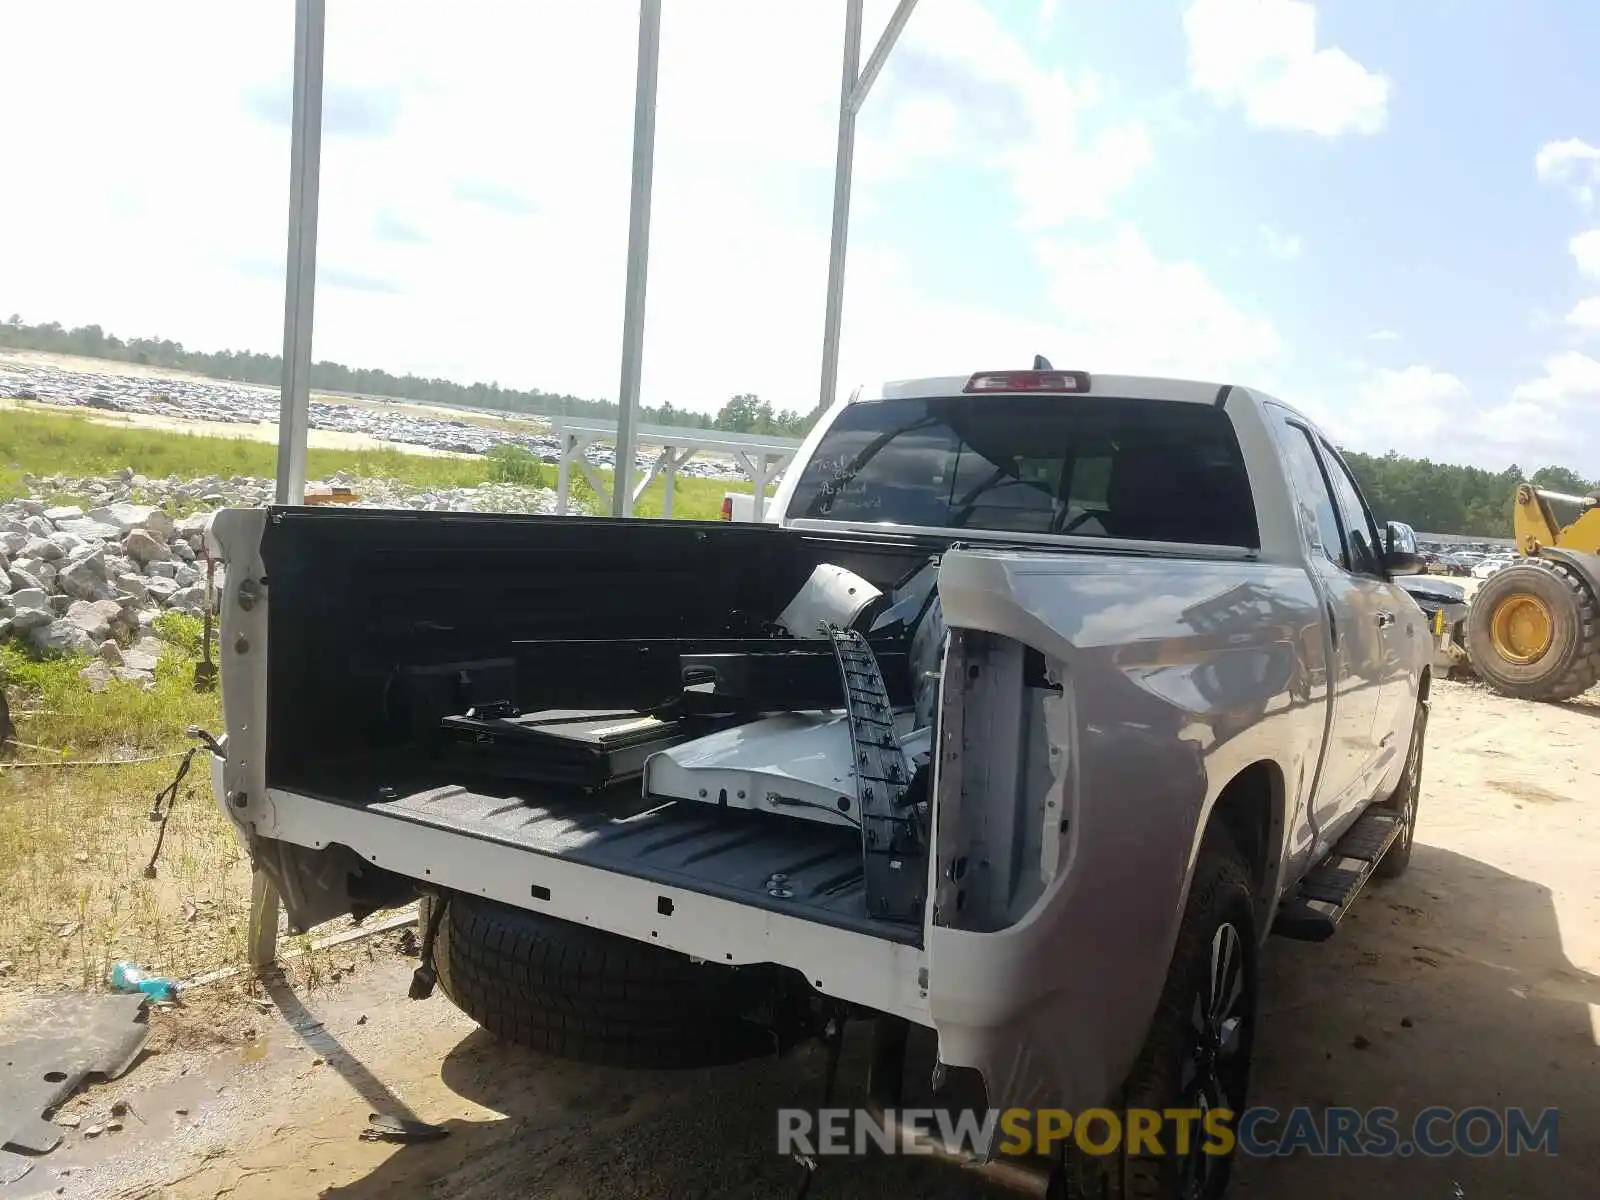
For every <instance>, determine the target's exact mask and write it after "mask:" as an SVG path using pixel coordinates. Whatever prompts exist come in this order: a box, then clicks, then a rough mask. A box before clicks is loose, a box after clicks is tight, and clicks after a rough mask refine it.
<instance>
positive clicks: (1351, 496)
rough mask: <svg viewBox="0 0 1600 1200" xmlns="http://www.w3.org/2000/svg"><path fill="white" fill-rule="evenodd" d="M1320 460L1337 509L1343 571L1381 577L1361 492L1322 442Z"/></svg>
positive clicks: (1377, 551)
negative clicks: (1342, 532)
mask: <svg viewBox="0 0 1600 1200" xmlns="http://www.w3.org/2000/svg"><path fill="white" fill-rule="evenodd" d="M1322 461H1323V462H1325V463H1327V465H1328V477H1329V478H1330V479H1331V480H1332V481H1333V498H1334V503H1336V504H1337V505H1338V506H1339V524H1340V525H1341V527H1342V528H1343V529H1344V534H1345V547H1346V551H1347V554H1346V561H1345V563H1344V567H1345V570H1347V571H1354V572H1355V573H1356V574H1358V575H1380V576H1381V575H1382V574H1383V566H1382V562H1381V560H1380V558H1379V555H1380V554H1381V553H1382V551H1383V547H1382V545H1381V544H1380V543H1379V541H1378V533H1377V529H1376V528H1375V527H1374V525H1373V523H1372V517H1371V516H1370V515H1369V514H1368V513H1367V506H1366V504H1365V503H1363V501H1362V499H1361V490H1360V489H1359V488H1358V487H1356V481H1355V480H1354V479H1353V478H1352V477H1351V475H1350V471H1349V469H1348V468H1346V467H1345V465H1344V463H1343V462H1341V461H1340V459H1339V456H1338V455H1337V454H1335V453H1334V452H1333V448H1332V447H1331V446H1329V445H1328V444H1327V443H1326V442H1323V443H1322Z"/></svg>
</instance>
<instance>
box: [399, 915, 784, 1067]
mask: <svg viewBox="0 0 1600 1200" xmlns="http://www.w3.org/2000/svg"><path fill="white" fill-rule="evenodd" d="M434 903H436V901H434V900H432V898H430V897H424V899H423V901H422V913H421V928H424V929H425V928H427V922H428V913H429V908H430V906H431V905H432V904H434ZM433 961H434V966H435V970H436V971H437V972H438V981H439V986H440V987H441V988H442V989H443V991H444V993H445V995H446V996H448V997H449V998H450V1000H451V1001H452V1002H453V1003H454V1004H455V1005H456V1007H457V1008H459V1009H461V1011H462V1012H464V1013H466V1014H467V1016H469V1017H471V1018H472V1019H473V1020H474V1021H476V1022H477V1023H478V1024H480V1025H482V1026H483V1027H484V1028H485V1029H486V1030H488V1031H489V1032H490V1033H491V1034H493V1035H494V1036H495V1037H498V1038H500V1039H502V1040H503V1041H507V1042H511V1043H512V1044H514V1045H518V1046H523V1047H526V1048H528V1049H530V1050H536V1051H539V1052H540V1053H543V1054H549V1055H551V1056H553V1057H556V1058H563V1059H568V1060H571V1061H573V1062H581V1063H588V1064H591V1065H595V1066H607V1067H623V1068H639V1069H655V1068H678V1067H683V1068H687V1067H710V1066H721V1065H723V1064H727V1063H734V1062H741V1061H744V1060H746V1059H750V1058H757V1057H761V1056H763V1055H768V1054H771V1053H773V1039H772V1036H771V1035H770V1034H769V1033H767V1032H766V1031H764V1030H763V1029H761V1028H759V1027H758V1026H756V1025H753V1024H750V1023H748V1022H746V1021H744V1020H742V1019H741V1017H740V1015H739V1012H740V1007H741V1001H740V999H739V997H738V995H737V993H738V991H739V989H738V988H737V987H736V986H733V984H734V980H733V976H734V974H735V972H734V970H733V969H732V968H730V967H725V966H722V965H719V964H715V963H695V962H692V961H691V960H690V959H689V958H687V957H686V956H684V955H682V954H679V953H677V952H675V951H672V950H667V949H665V948H663V947H660V946H650V945H646V944H644V943H642V942H636V941H634V940H633V939H631V938H625V937H621V936H619V935H617V934H612V933H606V932H604V931H602V930H598V929H591V928H589V927H588V926H586V925H577V924H574V923H572V922H570V921H562V920H558V919H556V918H554V917H548V916H544V915H543V914H540V913H532V912H527V911H524V910H522V909H517V908H511V907H509V906H507V905H503V904H496V903H494V902H492V901H488V900H483V899H481V898H474V897H469V896H464V895H461V894H459V893H457V894H455V895H452V896H451V897H450V899H449V901H448V904H447V907H446V909H445V912H444V916H443V918H442V919H441V920H440V923H439V932H438V937H437V940H436V941H435V943H434V949H433Z"/></svg>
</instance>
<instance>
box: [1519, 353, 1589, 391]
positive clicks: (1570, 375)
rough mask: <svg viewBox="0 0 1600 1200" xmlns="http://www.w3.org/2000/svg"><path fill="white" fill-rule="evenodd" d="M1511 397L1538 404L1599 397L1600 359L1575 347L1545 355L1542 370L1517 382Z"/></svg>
mask: <svg viewBox="0 0 1600 1200" xmlns="http://www.w3.org/2000/svg"><path fill="white" fill-rule="evenodd" d="M1511 398H1512V399H1513V400H1528V401H1533V402H1536V403H1541V404H1567V403H1571V402H1573V401H1577V400H1591V399H1600V362H1596V361H1595V360H1594V359H1592V358H1590V357H1589V356H1588V355H1587V354H1580V353H1578V352H1577V351H1576V350H1568V351H1565V352H1564V353H1561V354H1556V355H1553V356H1551V357H1550V358H1547V359H1545V362H1544V374H1543V375H1541V376H1539V377H1538V378H1537V379H1532V380H1529V381H1528V382H1527V383H1522V384H1518V385H1517V387H1516V388H1515V389H1514V390H1513V391H1512V393H1511Z"/></svg>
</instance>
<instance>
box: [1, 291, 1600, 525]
mask: <svg viewBox="0 0 1600 1200" xmlns="http://www.w3.org/2000/svg"><path fill="white" fill-rule="evenodd" d="M0 348H9V349H14V350H36V351H47V352H51V353H56V354H76V355H80V356H83V357H87V358H102V359H112V360H116V361H119V362H131V363H139V364H141V365H144V366H150V367H161V368H166V369H169V370H178V371H189V372H193V373H194V374H197V375H207V376H210V377H212V378H214V379H227V380H234V381H237V382H240V383H257V384H265V385H268V386H276V385H277V384H278V382H279V380H280V379H281V378H282V360H281V359H280V358H279V357H278V356H277V355H276V354H257V353H253V352H250V351H242V350H221V351H215V352H206V351H202V350H190V349H188V348H187V347H185V346H184V345H183V344H182V343H181V342H173V341H168V340H167V339H165V338H126V339H124V338H118V337H117V336H115V335H114V334H108V333H106V332H105V331H104V330H102V329H101V328H100V326H98V325H83V326H79V327H77V328H74V329H67V328H64V327H63V326H62V325H61V324H60V323H59V322H56V321H51V322H48V323H46V324H43V325H29V324H26V323H24V322H23V320H22V318H21V317H20V316H15V315H14V316H12V317H11V318H10V319H9V320H8V321H6V322H5V323H4V324H3V325H0ZM311 386H312V387H314V388H317V389H319V390H321V391H328V392H353V393H357V394H361V395H371V396H384V397H392V398H396V399H403V400H417V401H421V402H424V403H427V404H442V405H449V406H455V407H463V408H482V409H490V410H494V411H500V412H511V413H524V414H528V415H534V416H573V417H594V418H600V419H605V420H615V419H616V417H617V405H616V402H615V401H612V400H585V399H582V398H580V397H577V396H567V395H559V394H557V393H554V392H541V391H538V390H526V391H519V390H516V389H512V388H503V387H501V386H500V385H499V384H498V383H472V384H462V383H455V382H452V381H451V380H448V379H425V378H423V377H421V376H419V375H392V374H390V373H389V372H388V371H379V370H373V369H362V368H356V367H347V366H345V365H344V364H343V363H333V362H319V363H315V364H313V366H312V368H311ZM819 415H820V410H813V411H812V412H810V413H806V414H801V413H796V412H792V411H790V410H787V409H782V410H774V408H773V407H772V404H771V403H770V402H769V401H766V400H762V399H761V398H760V397H759V396H755V395H751V394H749V393H742V394H740V395H737V396H734V397H732V398H731V399H729V400H728V402H727V403H726V404H724V405H723V406H722V408H721V409H720V410H719V411H718V412H717V413H716V415H715V416H712V415H710V414H707V413H696V412H687V411H685V410H682V409H678V408H674V407H673V406H672V405H671V404H663V405H662V406H660V407H659V408H649V407H645V408H641V410H640V418H641V420H642V421H643V422H644V423H645V424H649V425H672V426H678V427H687V428H693V429H722V430H728V431H732V432H737V433H754V434H766V435H768V436H773V437H800V436H802V435H803V434H804V433H805V432H806V431H807V430H808V429H810V428H811V426H812V425H814V424H815V423H816V420H817V418H818V416H819ZM1344 453H1345V456H1346V460H1347V461H1348V462H1349V464H1350V469H1351V470H1352V471H1354V472H1355V475H1356V478H1357V480H1358V481H1359V482H1360V484H1361V488H1362V491H1363V492H1365V493H1366V496H1367V500H1368V502H1369V503H1370V504H1371V505H1372V507H1373V509H1374V511H1375V514H1376V515H1377V517H1378V519H1379V520H1380V521H1387V520H1396V521H1404V522H1406V523H1407V524H1409V525H1411V526H1413V527H1414V528H1416V529H1418V530H1420V531H1423V532H1426V533H1449V534H1463V535H1466V536H1469V537H1509V536H1510V534H1511V512H1512V504H1513V496H1514V493H1515V491H1516V487H1517V485H1518V484H1519V483H1522V482H1524V481H1525V480H1526V481H1529V482H1532V483H1534V484H1537V485H1538V486H1540V487H1544V488H1549V489H1551V490H1552V491H1558V492H1568V493H1572V494H1576V495H1582V494H1584V493H1587V492H1589V491H1592V490H1594V489H1595V487H1596V486H1597V485H1596V483H1595V482H1594V481H1592V480H1588V479H1585V478H1583V477H1582V476H1580V475H1578V474H1577V473H1576V472H1574V471H1570V470H1568V469H1567V468H1565V467H1558V466H1545V467H1541V468H1539V469H1538V470H1537V471H1534V472H1533V473H1532V475H1526V476H1525V475H1524V473H1523V470H1522V468H1521V467H1520V466H1518V465H1516V464H1514V463H1513V464H1512V465H1510V466H1508V467H1506V468H1505V470H1503V471H1486V470H1484V469H1483V468H1481V467H1464V466H1458V465H1456V464H1454V463H1436V462H1433V461H1431V460H1430V459H1425V458H1407V457H1405V456H1404V455H1400V454H1396V453H1394V452H1393V451H1391V452H1390V453H1388V454H1384V455H1371V454H1362V453H1359V452H1355V451H1349V450H1346V451H1345V452H1344Z"/></svg>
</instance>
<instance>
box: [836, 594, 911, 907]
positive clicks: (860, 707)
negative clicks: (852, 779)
mask: <svg viewBox="0 0 1600 1200" xmlns="http://www.w3.org/2000/svg"><path fill="white" fill-rule="evenodd" d="M828 636H829V637H830V638H831V639H832V641H833V652H834V656H835V657H836V658H837V659H838V661H839V672H840V675H841V677H842V679H843V682H844V695H845V715H846V717H847V718H848V721H849V726H850V743H851V752H852V757H853V758H854V762H855V773H856V796H857V800H858V806H857V811H858V812H859V813H860V815H861V867H862V873H863V875H864V877H865V882H866V892H867V912H868V913H869V914H870V915H871V916H874V917H881V918H883V919H885V920H890V921H920V920H921V919H922V909H923V902H924V900H925V898H926V891H927V887H926V879H925V875H926V874H927V872H926V870H925V867H926V862H925V858H924V853H923V850H924V847H923V838H922V830H921V827H920V826H919V825H918V823H917V820H916V814H915V813H913V812H910V811H909V810H908V807H907V805H906V803H905V799H906V793H907V792H908V791H909V790H910V787H911V777H912V774H913V773H914V772H913V768H912V765H911V763H910V761H909V760H908V759H907V758H906V755H905V751H904V750H902V749H901V747H900V741H899V739H898V738H897V737H896V736H895V729H894V709H893V707H892V706H891V705H890V702H889V689H888V686H887V685H886V684H885V683H884V680H883V672H882V671H881V670H880V669H879V667H878V659H877V656H876V655H875V654H873V652H872V647H871V646H870V645H869V644H868V642H867V639H866V638H864V637H863V636H862V635H861V634H859V633H857V632H855V631H854V630H851V629H841V628H839V627H838V626H836V625H830V626H829V627H828Z"/></svg>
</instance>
